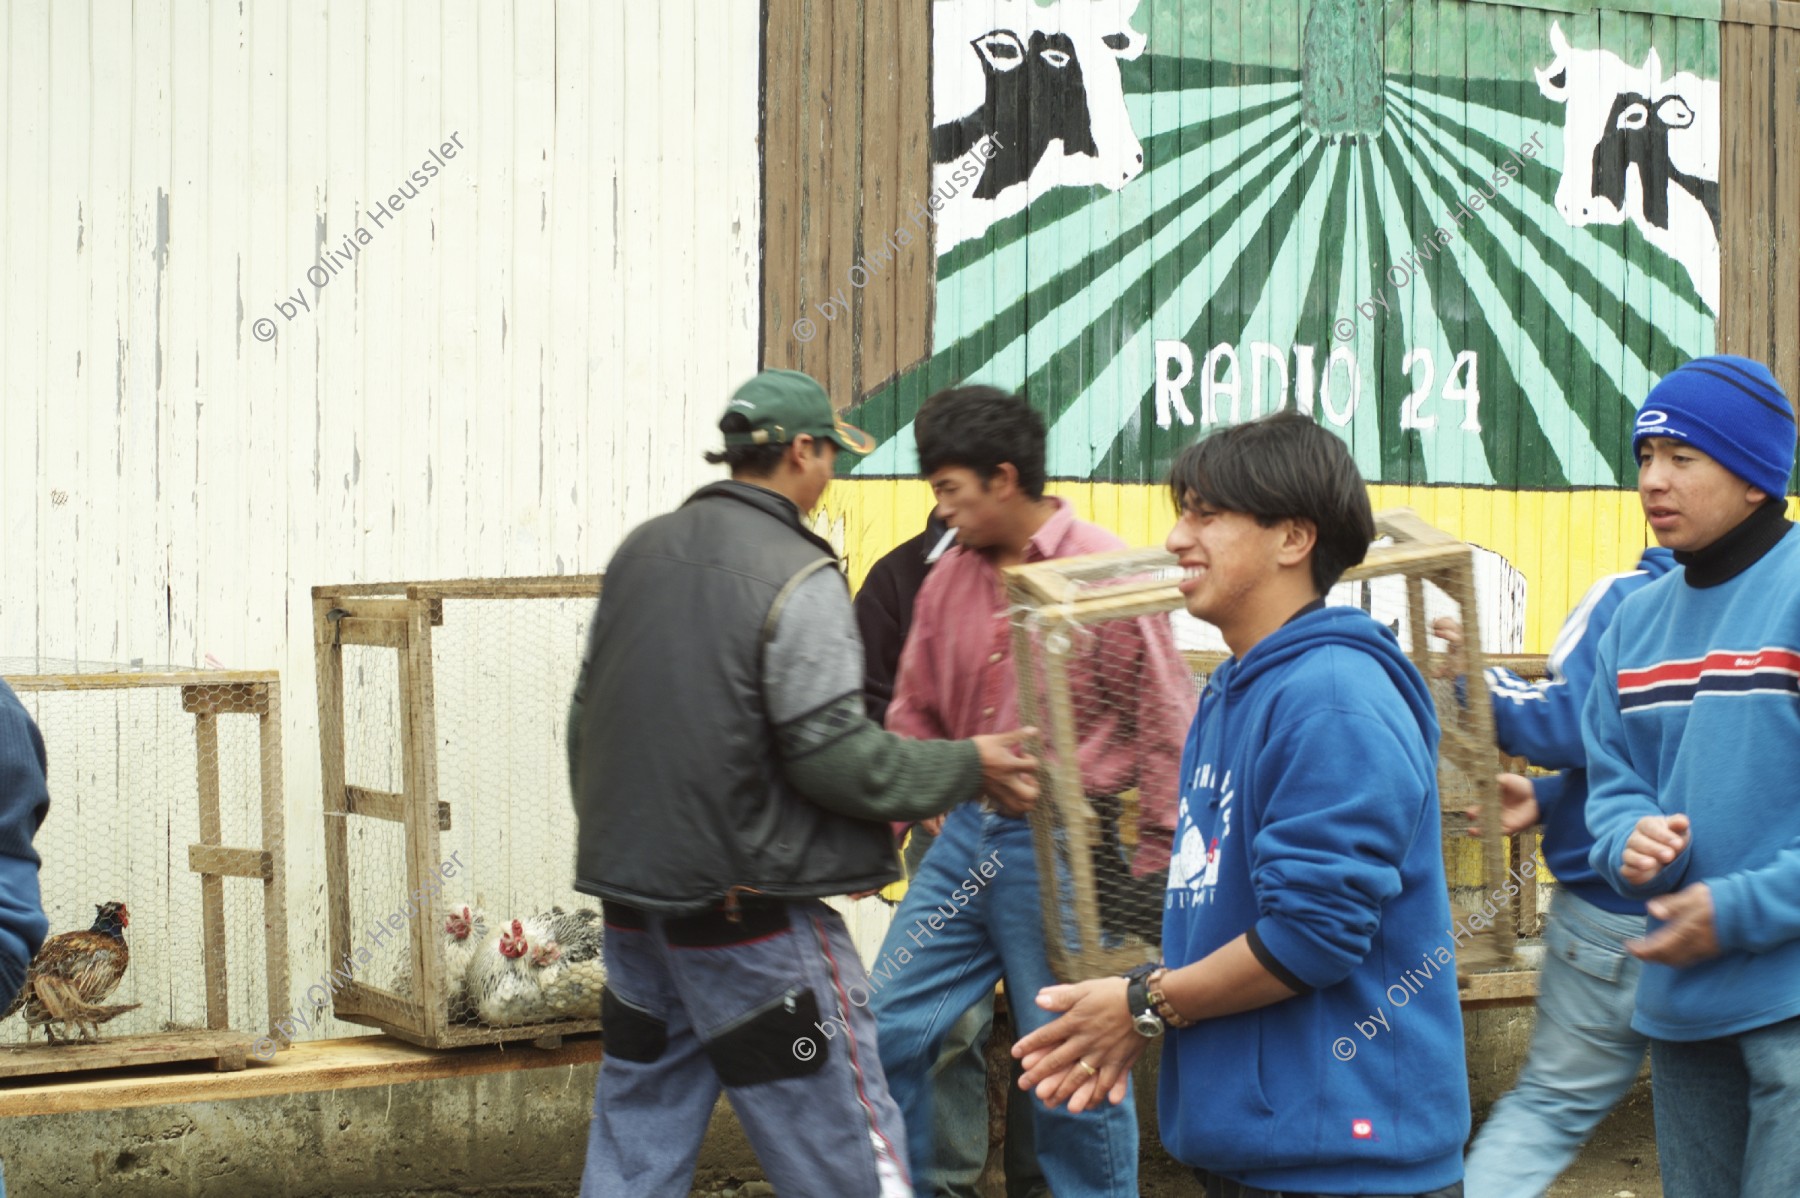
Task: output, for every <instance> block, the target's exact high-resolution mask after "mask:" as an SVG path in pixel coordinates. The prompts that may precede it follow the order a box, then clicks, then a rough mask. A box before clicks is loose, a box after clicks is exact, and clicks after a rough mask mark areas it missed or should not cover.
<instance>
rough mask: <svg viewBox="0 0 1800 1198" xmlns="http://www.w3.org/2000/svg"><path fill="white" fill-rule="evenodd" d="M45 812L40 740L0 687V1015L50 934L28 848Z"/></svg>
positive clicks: (33, 854) (16, 703)
mask: <svg viewBox="0 0 1800 1198" xmlns="http://www.w3.org/2000/svg"><path fill="white" fill-rule="evenodd" d="M49 809H50V795H49V793H48V792H47V791H46V790H45V788H44V739H43V737H41V736H39V735H38V730H37V725H36V724H33V723H32V722H31V717H30V716H29V715H27V714H26V712H25V708H24V707H23V706H22V705H21V704H20V703H19V699H18V696H16V695H14V694H13V692H12V688H11V687H10V686H7V685H6V683H4V682H0V1010H5V1009H6V1005H7V1004H8V1003H10V1002H12V1000H13V998H14V997H15V996H16V995H17V994H18V993H19V987H20V986H23V985H24V984H25V970H26V968H27V967H28V966H29V965H30V964H31V958H32V957H34V956H35V955H37V951H38V949H39V948H41V947H43V944H44V937H45V935H47V934H48V933H49V931H50V925H49V923H48V921H46V920H45V918H44V907H43V903H42V902H41V901H40V897H39V893H38V855H37V852H36V851H35V850H34V849H33V848H32V847H31V840H32V837H33V836H35V835H36V834H37V830H38V826H39V825H40V824H42V823H43V822H44V815H45V814H46V813H47V812H48V811H49Z"/></svg>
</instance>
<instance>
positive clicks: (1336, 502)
mask: <svg viewBox="0 0 1800 1198" xmlns="http://www.w3.org/2000/svg"><path fill="white" fill-rule="evenodd" d="M1169 492H1170V497H1171V498H1172V499H1174V501H1175V510H1176V512H1178V513H1179V512H1180V511H1181V510H1182V507H1183V504H1184V503H1185V502H1186V501H1187V500H1188V499H1189V497H1192V499H1193V500H1195V501H1196V502H1199V503H1204V504H1206V505H1207V506H1208V507H1214V508H1218V509H1219V510H1220V511H1224V512H1242V513H1243V514H1245V515H1247V516H1252V517H1254V518H1255V519H1256V522H1257V523H1258V524H1260V525H1262V526H1263V527H1264V528H1270V527H1273V526H1274V524H1275V523H1276V522H1277V521H1279V520H1285V519H1290V518H1299V519H1305V520H1310V521H1312V523H1313V527H1314V528H1316V529H1317V530H1318V534H1319V537H1318V543H1317V544H1316V545H1315V546H1314V547H1313V553H1312V577H1313V585H1314V586H1315V587H1317V588H1318V590H1319V594H1321V595H1323V594H1324V593H1325V592H1326V591H1329V590H1330V589H1331V588H1332V587H1333V586H1334V585H1336V583H1337V580H1338V579H1340V578H1342V577H1343V576H1344V571H1345V570H1348V569H1349V568H1350V567H1351V566H1354V565H1356V564H1357V563H1358V562H1360V561H1362V560H1363V558H1364V557H1365V556H1366V555H1367V554H1368V552H1369V542H1371V541H1373V540H1374V539H1375V514H1374V513H1373V512H1372V511H1371V510H1370V509H1369V489H1368V487H1367V485H1365V484H1364V482H1363V476H1362V472H1361V471H1360V470H1358V469H1357V468H1356V462H1355V460H1354V459H1352V458H1351V456H1350V447H1349V446H1348V445H1346V444H1344V442H1343V441H1342V440H1341V439H1339V438H1338V437H1335V436H1333V435H1332V434H1331V433H1328V432H1326V431H1325V430H1324V429H1322V428H1320V427H1319V426H1318V425H1317V424H1316V423H1314V422H1313V420H1312V418H1311V417H1310V416H1303V415H1301V414H1300V413H1298V412H1276V413H1274V414H1272V415H1269V416H1264V417H1262V418H1260V419H1257V420H1251V421H1248V422H1246V423H1244V424H1238V425H1233V426H1231V427H1229V428H1222V429H1219V430H1218V431H1217V432H1214V433H1212V434H1210V435H1209V436H1207V437H1204V438H1202V439H1201V440H1199V441H1197V442H1195V443H1194V444H1192V445H1190V446H1188V447H1187V448H1186V449H1184V450H1182V451H1181V456H1180V457H1178V458H1176V459H1175V465H1174V467H1173V469H1171V470H1170V471H1169Z"/></svg>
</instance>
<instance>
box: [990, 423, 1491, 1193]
mask: <svg viewBox="0 0 1800 1198" xmlns="http://www.w3.org/2000/svg"><path fill="white" fill-rule="evenodd" d="M1170 486H1171V490H1172V492H1173V498H1174V499H1175V502H1176V504H1177V507H1178V511H1179V513H1180V515H1179V519H1178V520H1177V521H1176V524H1175V528H1174V530H1173V531H1172V532H1171V533H1170V534H1169V539H1168V548H1169V551H1170V552H1171V553H1173V554H1175V556H1176V558H1177V560H1178V561H1179V562H1180V564H1181V566H1182V568H1183V569H1184V571H1185V573H1186V577H1185V578H1184V579H1183V581H1182V582H1181V584H1180V586H1181V593H1182V596H1183V599H1184V601H1185V605H1186V607H1187V610H1188V612H1189V613H1190V614H1191V615H1194V616H1196V617H1198V618H1199V619H1202V620H1205V621H1207V622H1208V623H1210V624H1213V625H1214V626H1216V627H1217V628H1218V629H1219V631H1220V633H1221V634H1222V635H1223V636H1224V638H1225V643H1226V644H1227V645H1228V646H1229V647H1230V648H1231V652H1232V657H1231V659H1230V660H1229V661H1227V662H1225V663H1224V664H1223V665H1221V666H1219V667H1218V669H1216V670H1215V671H1214V672H1213V674H1212V676H1211V677H1210V678H1209V679H1208V680H1207V685H1206V691H1205V693H1204V694H1203V695H1202V696H1201V698H1200V709H1199V712H1198V714H1197V715H1195V717H1194V723H1193V727H1192V728H1191V729H1190V731H1189V733H1188V741H1187V750H1186V752H1185V754H1184V755H1183V757H1182V762H1181V781H1180V787H1181V799H1180V806H1179V809H1178V814H1177V820H1178V823H1177V825H1176V835H1177V841H1176V845H1177V849H1176V856H1175V859H1174V860H1173V861H1172V862H1171V865H1170V870H1169V880H1168V890H1167V892H1166V900H1165V909H1164V914H1163V948H1164V952H1165V955H1166V962H1167V968H1166V969H1165V968H1160V967H1154V968H1152V969H1150V970H1149V971H1148V972H1140V971H1133V973H1132V974H1131V975H1129V976H1127V977H1123V978H1105V979H1100V980H1095V981H1087V982H1081V983H1079V984H1077V985H1073V986H1052V987H1048V988H1046V989H1045V990H1043V991H1040V992H1039V993H1038V995H1037V1002H1038V1004H1039V1005H1040V1006H1042V1007H1044V1008H1046V1009H1048V1010H1052V1011H1062V1012H1066V1013H1065V1014H1063V1016H1062V1017H1061V1018H1060V1019H1058V1020H1056V1022H1054V1023H1052V1024H1049V1025H1048V1026H1046V1027H1042V1028H1039V1029H1038V1030H1037V1031H1035V1032H1033V1033H1032V1034H1031V1035H1029V1036H1027V1037H1025V1038H1024V1039H1023V1040H1021V1041H1020V1042H1019V1043H1018V1044H1017V1045H1015V1046H1014V1052H1015V1053H1016V1054H1018V1055H1019V1056H1021V1057H1022V1058H1023V1059H1024V1062H1025V1065H1026V1073H1025V1077H1024V1082H1025V1084H1027V1085H1032V1086H1036V1087H1037V1093H1038V1096H1039V1097H1040V1098H1041V1099H1043V1100H1044V1101H1046V1102H1065V1101H1066V1102H1068V1103H1069V1107H1070V1109H1071V1110H1082V1109H1086V1108H1087V1107H1090V1106H1094V1105H1096V1104H1099V1103H1102V1102H1106V1101H1110V1102H1119V1101H1120V1100H1122V1099H1123V1098H1124V1097H1125V1093H1126V1086H1125V1083H1126V1081H1127V1079H1128V1078H1129V1076H1130V1070H1131V1066H1132V1064H1133V1063H1134V1062H1135V1061H1136V1060H1137V1058H1138V1056H1139V1055H1140V1054H1141V1053H1142V1052H1143V1050H1144V1048H1145V1046H1146V1045H1148V1044H1149V1043H1150V1040H1151V1039H1152V1038H1154V1037H1155V1036H1157V1035H1158V1034H1159V1033H1160V1032H1161V1031H1162V1030H1163V1028H1164V1026H1165V1025H1166V1026H1167V1027H1168V1028H1171V1029H1175V1030H1172V1031H1171V1032H1170V1033H1169V1035H1168V1037H1167V1041H1166V1043H1165V1045H1164V1048H1163V1058H1162V1089H1161V1092H1160V1093H1159V1095H1158V1097H1157V1108H1158V1113H1159V1116H1160V1119H1161V1124H1162V1140H1163V1144H1164V1146H1165V1147H1167V1148H1168V1150H1169V1152H1170V1153H1171V1154H1173V1155H1174V1156H1175V1158H1176V1159H1177V1160H1180V1161H1183V1162H1185V1163H1187V1164H1188V1165H1191V1166H1193V1167H1194V1170H1195V1173H1196V1174H1197V1175H1198V1176H1199V1179H1200V1181H1201V1184H1202V1185H1203V1187H1204V1189H1203V1190H1202V1191H1200V1192H1201V1193H1204V1194H1205V1195H1206V1196H1207V1198H1272V1196H1273V1198H1280V1196H1281V1195H1287V1196H1289V1198H1302V1196H1304V1198H1323V1196H1332V1198H1335V1196H1338V1195H1351V1194H1361V1195H1370V1194H1381V1195H1409V1196H1418V1198H1458V1196H1460V1195H1461V1194H1462V1189H1463V1187H1462V1147H1463V1141H1464V1140H1465V1139H1466V1138H1467V1136H1468V1132H1469V1088H1468V1076H1467V1073H1466V1072H1465V1065H1464V1061H1463V1024H1462V1008H1461V1006H1460V1004H1459V1001H1458V998H1457V990H1456V979H1455V977H1454V976H1452V975H1453V974H1454V972H1455V959H1454V956H1453V953H1454V950H1455V946H1456V943H1457V939H1458V938H1457V936H1456V935H1455V933H1454V931H1453V928H1452V923H1451V917H1450V900H1449V892H1448V888H1447V886H1446V884H1445V881H1444V859H1443V851H1442V849H1441V847H1440V844H1439V816H1438V782H1437V742H1438V723H1437V714H1436V710H1435V708H1434V707H1433V705H1432V701H1431V694H1430V692H1429V690H1428V689H1427V688H1426V685H1425V680H1424V679H1423V678H1422V677H1420V676H1419V672H1418V671H1417V670H1416V669H1414V668H1413V665H1412V663H1411V662H1410V661H1408V660H1407V657H1406V654H1405V653H1403V652H1402V651H1401V649H1400V644H1399V642H1398V640H1397V639H1396V638H1395V636H1394V634H1393V633H1392V632H1390V631H1389V630H1388V629H1387V628H1385V627H1383V626H1382V625H1380V624H1378V623H1376V622H1375V621H1374V620H1372V619H1370V618H1369V616H1368V615H1367V614H1366V613H1365V612H1363V611H1361V610H1360V609H1358V608H1354V607H1326V606H1325V602H1324V595H1325V593H1326V592H1327V591H1329V590H1330V589H1331V587H1332V585H1333V584H1334V583H1336V582H1337V580H1338V579H1339V578H1340V577H1342V575H1343V573H1344V571H1345V570H1347V569H1348V568H1350V567H1351V566H1353V565H1355V564H1357V563H1358V562H1360V561H1361V560H1362V559H1363V556H1364V554H1365V553H1366V552H1367V550H1368V547H1369V542H1370V541H1371V540H1372V539H1373V538H1374V535H1375V522H1374V517H1373V514H1372V513H1371V512H1370V510H1369V497H1368V490H1367V488H1366V487H1365V486H1364V484H1363V480H1362V476H1361V475H1360V474H1359V473H1358V472H1357V469H1356V463H1355V462H1354V461H1353V460H1352V458H1351V457H1350V451H1349V448H1348V446H1346V445H1345V444H1344V442H1343V441H1341V440H1340V439H1338V438H1337V437H1335V436H1333V435H1332V434H1330V433H1328V432H1326V431H1325V430H1324V429H1323V428H1320V427H1319V426H1318V425H1317V424H1315V423H1313V421H1312V420H1311V419H1310V418H1309V417H1306V416H1302V415H1299V414H1297V413H1292V412H1288V413H1281V414H1278V415H1275V416H1268V417H1264V418H1262V419H1260V420H1254V421H1250V422H1248V423H1246V424H1240V425H1236V426H1233V427H1229V428H1226V429H1222V430H1221V431H1219V432H1216V433H1213V434H1212V435H1210V436H1208V437H1207V438H1206V439H1204V440H1202V441H1201V442H1199V443H1198V444H1197V445H1194V446H1192V447H1190V448H1189V449H1187V450H1186V451H1185V452H1183V454H1182V455H1181V457H1180V458H1179V459H1178V460H1177V461H1176V463H1175V467H1174V471H1173V473H1172V475H1171V478H1170ZM1023 997H1024V996H1021V999H1022V998H1023Z"/></svg>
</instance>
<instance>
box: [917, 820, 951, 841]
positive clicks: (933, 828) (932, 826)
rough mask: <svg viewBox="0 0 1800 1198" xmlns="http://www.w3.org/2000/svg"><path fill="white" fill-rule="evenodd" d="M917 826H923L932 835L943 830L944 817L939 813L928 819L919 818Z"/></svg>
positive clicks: (938, 833)
mask: <svg viewBox="0 0 1800 1198" xmlns="http://www.w3.org/2000/svg"><path fill="white" fill-rule="evenodd" d="M917 826H918V827H920V828H923V829H924V830H925V831H927V832H929V833H931V834H932V835H933V836H937V835H940V834H942V832H943V831H944V817H943V816H941V815H934V816H932V817H931V818H930V819H922V820H920V821H919V822H918V825H917Z"/></svg>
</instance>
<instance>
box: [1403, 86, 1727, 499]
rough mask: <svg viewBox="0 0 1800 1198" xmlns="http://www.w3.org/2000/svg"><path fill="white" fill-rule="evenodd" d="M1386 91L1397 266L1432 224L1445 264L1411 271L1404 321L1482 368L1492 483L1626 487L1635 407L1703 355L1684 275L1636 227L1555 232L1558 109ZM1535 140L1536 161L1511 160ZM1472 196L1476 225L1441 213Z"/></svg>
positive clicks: (1701, 323) (1425, 90) (1423, 90)
mask: <svg viewBox="0 0 1800 1198" xmlns="http://www.w3.org/2000/svg"><path fill="white" fill-rule="evenodd" d="M1499 87H1500V85H1495V89H1496V90H1498V89H1499ZM1387 90H1388V97H1389V117H1388V131H1387V136H1385V137H1384V138H1383V151H1384V155H1385V157H1386V159H1387V166H1388V174H1389V177H1390V179H1391V180H1392V181H1393V183H1394V186H1395V188H1396V190H1397V191H1399V192H1400V193H1401V194H1402V195H1403V196H1404V197H1405V199H1406V207H1405V209H1404V211H1405V212H1406V213H1407V215H1408V217H1409V227H1408V229H1407V230H1406V232H1407V234H1408V236H1407V238H1406V239H1404V240H1401V241H1400V243H1399V244H1400V253H1401V254H1402V255H1403V256H1404V255H1409V254H1413V253H1414V251H1415V249H1416V247H1417V246H1418V245H1419V244H1420V242H1421V239H1422V238H1423V237H1425V236H1426V235H1427V234H1429V232H1430V230H1431V228H1432V227H1434V225H1435V226H1436V227H1444V228H1446V229H1447V230H1449V231H1450V232H1452V234H1453V236H1454V240H1453V241H1452V243H1451V245H1450V246H1449V247H1448V251H1447V252H1446V253H1445V254H1439V255H1437V256H1435V257H1434V259H1433V260H1432V261H1431V262H1430V263H1429V264H1426V263H1416V264H1417V265H1418V266H1419V270H1418V272H1417V274H1416V275H1414V276H1413V277H1414V279H1416V280H1417V282H1416V283H1415V287H1417V288H1419V289H1420V292H1421V293H1420V294H1419V295H1416V296H1414V297H1413V300H1414V308H1413V311H1414V312H1415V313H1417V312H1420V311H1421V310H1424V309H1429V310H1431V311H1432V312H1433V314H1434V315H1435V316H1436V317H1437V320H1438V322H1439V324H1440V325H1441V327H1442V328H1443V330H1444V332H1445V333H1446V335H1447V336H1449V337H1450V338H1451V339H1453V340H1459V341H1460V342H1461V343H1463V344H1464V345H1466V347H1467V348H1468V349H1469V350H1470V351H1472V352H1475V353H1477V354H1479V356H1480V362H1481V369H1482V379H1481V382H1482V387H1481V391H1482V408H1483V410H1484V412H1485V413H1486V415H1484V416H1483V417H1482V422H1483V434H1482V443H1483V447H1484V450H1485V456H1486V458H1487V460H1488V462H1489V464H1490V465H1491V467H1492V470H1493V473H1494V475H1495V476H1496V477H1497V478H1498V479H1500V480H1501V481H1503V482H1506V483H1508V484H1509V485H1517V486H1566V485H1575V486H1607V487H1611V486H1619V485H1627V484H1628V483H1629V481H1630V479H1631V477H1632V475H1633V473H1634V468H1633V466H1632V464H1631V457H1630V427H1631V421H1632V417H1633V414H1634V410H1635V406H1636V400H1637V399H1638V398H1641V397H1642V396H1643V395H1644V394H1645V392H1646V391H1647V390H1648V388H1649V386H1650V385H1651V384H1652V383H1653V382H1654V379H1655V377H1656V376H1658V375H1660V374H1662V373H1665V372H1667V371H1668V370H1670V369H1672V368H1673V367H1674V366H1675V365H1677V364H1679V363H1680V362H1682V361H1684V360H1685V359H1686V358H1688V357H1689V356H1691V355H1692V354H1694V353H1699V352H1706V348H1707V346H1709V345H1710V343H1711V339H1712V319H1711V315H1710V313H1708V312H1707V311H1706V309H1705V307H1704V305H1703V304H1702V303H1701V301H1700V299H1699V296H1698V294H1697V293H1696V292H1695V291H1694V289H1693V287H1692V285H1691V283H1690V282H1689V281H1688V279H1687V276H1686V273H1685V271H1684V270H1683V269H1682V268H1681V267H1680V265H1679V264H1678V263H1675V262H1673V261H1672V260H1670V259H1668V258H1667V256H1666V255H1664V254H1662V253H1661V252H1660V251H1658V250H1656V249H1655V248H1654V247H1652V246H1650V245H1649V244H1648V242H1647V241H1645V240H1644V239H1643V237H1642V236H1641V234H1639V233H1638V232H1637V230H1636V229H1635V227H1633V226H1630V225H1624V226H1614V227H1606V226H1590V227H1588V228H1580V229H1576V228H1571V227H1570V226H1569V225H1568V224H1567V222H1566V221H1564V220H1563V218H1562V217H1561V215H1560V214H1559V213H1558V211H1557V210H1556V207H1555V196H1556V189H1557V186H1558V184H1559V182H1560V179H1561V170H1560V168H1561V163H1562V145H1561V128H1560V125H1559V124H1557V123H1555V122H1556V121H1558V120H1560V117H1561V115H1562V110H1561V107H1560V106H1558V105H1548V106H1546V107H1545V109H1544V110H1542V111H1539V112H1532V111H1531V105H1529V104H1520V105H1518V106H1519V107H1521V108H1525V109H1526V111H1525V112H1524V113H1520V112H1517V111H1506V110H1503V109H1500V108H1497V107H1493V106H1490V105H1486V104H1483V103H1481V102H1480V100H1479V98H1478V97H1479V96H1480V95H1481V94H1482V91H1483V90H1484V89H1483V88H1482V86H1481V85H1480V84H1479V83H1477V82H1471V83H1470V84H1469V88H1468V94H1469V96H1470V99H1469V100H1468V101H1467V102H1465V101H1463V100H1462V99H1461V98H1460V97H1458V98H1455V99H1451V98H1447V97H1445V96H1443V95H1440V94H1439V93H1438V92H1437V91H1436V89H1434V88H1430V87H1413V86H1409V85H1407V84H1405V83H1403V82H1400V81H1395V80H1390V81H1389V83H1388V88H1387ZM1518 94H1519V93H1518V89H1516V88H1509V89H1508V98H1511V99H1516V98H1517V96H1518ZM1532 98H1533V99H1535V98H1536V97H1535V95H1533V96H1532ZM1534 134H1535V135H1536V136H1537V137H1538V144H1540V145H1541V146H1542V147H1543V152H1541V153H1539V154H1538V156H1537V157H1536V159H1535V160H1534V159H1529V158H1524V157H1520V156H1515V154H1514V151H1515V150H1516V149H1517V148H1518V147H1519V146H1520V145H1522V144H1524V143H1526V142H1528V141H1530V139H1531V138H1532V136H1533V135H1534ZM1502 164H1506V165H1510V166H1511V167H1512V168H1513V169H1514V170H1516V171H1518V175H1517V176H1516V177H1515V176H1513V175H1510V174H1507V173H1505V171H1504V169H1503V165H1502ZM1497 172H1498V177H1499V178H1501V179H1504V180H1505V185H1500V184H1497V183H1496V181H1495V180H1496V174H1497ZM1477 189H1479V191H1478V194H1479V195H1480V196H1481V197H1482V202H1483V205H1484V207H1483V209H1482V210H1481V211H1479V212H1477V211H1474V210H1472V209H1470V210H1468V211H1469V215H1468V216H1466V217H1465V218H1464V219H1463V220H1461V221H1460V222H1459V221H1456V220H1455V218H1454V217H1453V216H1450V215H1446V214H1453V213H1455V212H1456V211H1457V210H1458V208H1459V207H1464V208H1466V206H1467V198H1468V196H1469V195H1470V194H1471V193H1476V192H1477ZM1489 193H1492V198H1491V199H1490V198H1488V196H1489ZM1420 217H1424V218H1426V219H1423V220H1422V221H1421V220H1420V219H1419V218H1420ZM1419 224H1422V225H1423V227H1422V228H1420V227H1418V225H1419ZM1391 236H1392V232H1391V231H1390V237H1391ZM1427 244H1429V243H1427ZM1415 262H1416V258H1415ZM1443 293H1447V295H1445V294H1443ZM1415 327H1416V325H1415ZM1490 362H1491V363H1492V365H1491V367H1490ZM1469 481H1474V480H1473V479H1470V480H1469Z"/></svg>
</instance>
